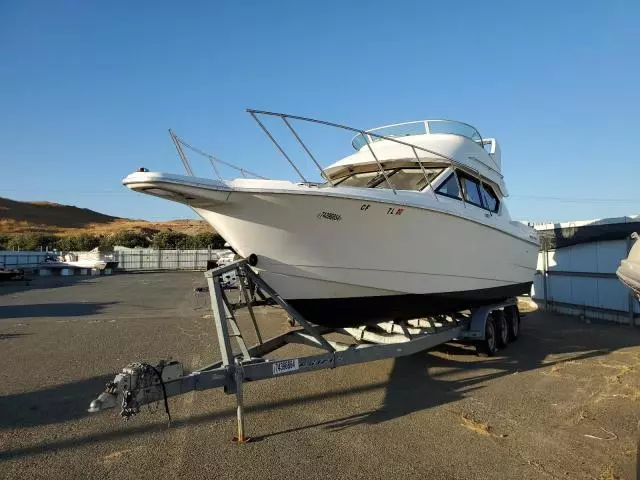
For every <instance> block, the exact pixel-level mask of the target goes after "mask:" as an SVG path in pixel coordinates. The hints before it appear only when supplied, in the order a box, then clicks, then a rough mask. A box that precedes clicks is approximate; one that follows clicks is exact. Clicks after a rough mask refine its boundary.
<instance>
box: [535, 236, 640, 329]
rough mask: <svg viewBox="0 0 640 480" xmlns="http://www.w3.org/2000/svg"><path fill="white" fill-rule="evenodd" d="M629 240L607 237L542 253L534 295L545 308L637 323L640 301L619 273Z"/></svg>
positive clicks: (628, 246) (620, 321) (539, 257)
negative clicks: (620, 277)
mask: <svg viewBox="0 0 640 480" xmlns="http://www.w3.org/2000/svg"><path fill="white" fill-rule="evenodd" d="M629 248H630V241H629V240H606V241H595V242H589V243H582V244H578V245H572V246H568V247H563V248H556V249H548V250H547V249H543V251H541V252H540V253H539V255H538V266H537V273H536V276H535V281H534V287H533V291H532V294H533V297H534V299H535V300H536V301H537V302H538V304H539V305H541V306H542V307H543V308H545V309H549V310H553V311H557V312H561V313H567V314H571V315H582V316H584V317H585V318H595V319H600V320H608V321H615V322H619V323H628V324H630V325H635V324H636V323H637V322H636V319H635V317H636V316H638V314H640V304H639V302H638V300H637V299H636V298H635V297H634V296H633V295H632V294H631V293H630V290H629V289H627V288H626V287H625V286H624V285H623V284H622V283H621V282H620V281H619V280H618V277H617V276H616V274H615V272H616V269H617V268H618V266H619V265H620V261H621V260H622V259H623V258H625V257H626V256H627V253H628V251H629Z"/></svg>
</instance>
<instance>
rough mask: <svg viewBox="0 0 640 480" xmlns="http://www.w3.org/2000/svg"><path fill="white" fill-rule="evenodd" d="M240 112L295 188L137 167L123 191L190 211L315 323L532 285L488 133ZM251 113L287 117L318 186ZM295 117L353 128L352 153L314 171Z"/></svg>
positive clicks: (365, 318) (487, 298)
mask: <svg viewBox="0 0 640 480" xmlns="http://www.w3.org/2000/svg"><path fill="white" fill-rule="evenodd" d="M249 112H250V113H251V115H252V116H253V117H254V118H255V119H256V121H257V122H258V124H259V125H260V127H261V128H263V130H264V131H265V133H267V135H268V136H269V138H270V139H271V140H272V141H273V142H274V143H275V145H276V146H277V148H278V149H279V150H280V152H281V153H283V155H285V157H286V159H287V160H288V161H289V162H290V163H291V165H292V166H293V168H294V169H295V170H296V171H297V172H298V173H299V174H300V176H301V177H302V182H298V183H296V182H290V181H281V180H266V179H261V178H259V179H249V178H241V179H236V180H222V179H220V180H211V179H206V178H198V177H194V176H191V175H188V176H184V175H175V174H169V173H160V172H150V171H147V170H146V169H141V171H137V172H135V173H132V174H131V175H129V176H127V177H126V178H125V179H124V180H123V183H124V185H126V186H127V187H128V188H130V189H132V190H135V191H138V192H142V193H146V194H148V195H154V196H158V197H161V198H165V199H168V200H172V201H175V202H179V203H183V204H186V205H189V206H191V207H192V208H193V209H194V210H195V211H196V212H197V213H198V214H199V215H200V216H201V217H202V218H203V219H205V220H206V221H207V222H209V223H210V224H211V225H212V226H213V228H214V229H215V230H216V231H217V232H219V233H220V234H221V235H222V236H223V237H224V238H225V240H226V241H227V242H229V244H230V245H231V246H232V247H233V248H234V250H235V251H236V252H238V253H239V254H240V255H242V256H243V257H246V258H248V259H249V261H250V263H251V265H252V266H253V268H254V269H255V271H257V272H258V273H259V274H260V275H261V277H263V278H264V279H265V281H266V282H267V283H268V284H270V285H271V286H272V287H273V288H274V289H275V290H276V291H277V292H278V293H279V294H280V295H281V296H282V297H283V298H284V299H285V300H287V301H288V302H289V303H290V304H291V305H292V306H293V307H294V308H295V309H296V310H297V311H298V312H299V313H300V314H302V315H303V316H304V317H305V318H307V319H308V320H310V321H312V322H315V323H317V324H322V325H327V326H353V325H362V324H367V323H377V322H380V321H384V320H391V319H393V320H403V319H409V318H417V317H420V316H426V315H435V314H441V313H451V312H455V311H460V310H464V309H468V308H472V307H476V306H480V305H483V304H489V303H492V302H497V301H500V300H503V299H506V298H509V297H512V296H516V295H519V294H523V293H528V292H529V291H530V287H531V283H532V280H533V276H534V273H535V267H536V259H537V254H538V238H537V234H536V233H535V231H534V230H533V229H531V228H529V227H527V226H526V225H523V224H521V223H520V222H516V221H512V219H511V217H510V215H509V211H508V209H507V205H506V203H505V201H504V197H505V196H506V195H507V189H506V186H505V183H504V179H503V176H502V173H501V170H502V168H501V158H500V149H499V146H498V142H497V141H496V140H495V139H486V138H482V137H481V136H480V134H479V133H478V131H477V130H476V129H475V128H473V127H472V126H470V125H467V124H465V123H461V122H455V121H449V120H424V121H418V122H410V123H403V124H398V125H392V126H388V127H381V128H377V129H373V130H368V131H362V130H358V129H353V128H350V127H346V126H343V125H338V124H332V123H329V122H321V121H318V120H313V119H307V118H303V117H296V116H292V115H286V114H274V113H271V112H261V111H255V110H250V111H249ZM260 115H269V116H275V117H279V118H280V119H282V120H283V121H284V122H285V124H286V125H287V127H288V128H289V129H290V130H291V132H292V133H293V135H294V136H295V138H296V140H297V141H299V142H300V144H301V145H302V146H303V148H304V150H305V151H306V152H307V153H308V154H309V156H310V157H311V159H312V160H313V161H314V163H315V164H316V165H317V166H318V168H320V171H321V175H322V176H323V178H324V179H325V180H326V182H325V183H323V184H315V183H310V182H308V181H307V180H306V178H304V176H302V174H301V173H300V171H299V170H298V168H297V167H296V165H295V164H294V163H293V162H292V161H291V160H290V158H289V157H288V156H287V155H286V153H285V152H284V150H283V149H282V147H281V146H280V144H279V143H277V141H276V139H275V138H274V137H273V136H272V134H271V133H270V131H269V130H267V129H266V127H265V126H264V124H263V123H262V122H261V121H260V119H259V116H260ZM294 120H296V121H307V122H313V123H321V124H324V125H329V126H334V127H338V128H343V129H347V130H351V131H353V132H355V133H357V134H356V136H355V137H354V139H353V142H352V144H353V147H354V148H355V150H356V151H355V153H353V154H352V155H349V156H347V157H345V158H343V159H341V160H339V161H337V162H335V163H334V164H332V165H330V166H329V167H327V168H324V169H323V168H321V167H320V165H319V164H318V162H317V161H316V160H315V157H313V154H312V153H311V152H310V150H309V149H308V148H307V147H306V145H305V144H304V143H303V142H302V140H301V139H300V137H299V135H298V134H297V132H296V131H295V130H294V129H293V126H292V122H293V121H294ZM174 141H175V142H176V146H177V147H178V150H179V152H180V154H181V157H182V158H183V161H184V162H185V168H186V169H187V172H188V173H192V170H191V168H190V166H189V164H188V162H187V160H186V157H185V156H184V153H183V152H182V149H181V146H188V145H187V144H186V143H184V142H183V141H182V140H180V139H179V138H178V137H175V136H174ZM242 173H243V175H244V173H246V171H245V170H242Z"/></svg>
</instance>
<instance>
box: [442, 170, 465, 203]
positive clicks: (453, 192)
mask: <svg viewBox="0 0 640 480" xmlns="http://www.w3.org/2000/svg"><path fill="white" fill-rule="evenodd" d="M436 193H439V194H441V195H445V196H447V197H452V198H462V197H461V196H460V186H459V185H458V178H457V177H456V175H455V173H452V174H451V175H449V178H447V179H446V180H445V181H444V182H443V183H441V184H440V186H439V187H438V190H437V192H436Z"/></svg>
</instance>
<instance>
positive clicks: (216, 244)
mask: <svg viewBox="0 0 640 480" xmlns="http://www.w3.org/2000/svg"><path fill="white" fill-rule="evenodd" d="M209 247H211V248H223V247H224V238H222V237H221V236H220V235H218V234H217V233H213V232H211V233H209V232H207V233H198V234H196V235H193V236H192V237H191V248H209Z"/></svg>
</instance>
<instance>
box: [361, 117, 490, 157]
mask: <svg viewBox="0 0 640 480" xmlns="http://www.w3.org/2000/svg"><path fill="white" fill-rule="evenodd" d="M366 133H373V134H375V135H381V136H383V137H392V138H393V137H408V136H412V135H425V134H431V133H445V134H449V135H459V136H461V137H466V138H468V139H470V140H473V141H474V142H479V143H480V144H482V137H481V136H480V133H479V132H478V131H477V130H476V129H475V128H473V127H472V126H471V125H468V124H466V123H462V122H456V121H454V120H424V121H419V122H408V123H399V124H398V125H389V126H388V127H379V128H374V129H372V130H367V132H366ZM380 140H384V138H379V137H376V136H374V135H366V138H365V136H363V134H361V133H360V134H358V135H356V136H355V137H353V140H352V141H351V145H353V148H355V149H356V150H360V149H361V148H362V147H364V146H365V145H366V144H367V141H368V142H369V143H374V142H378V141H380Z"/></svg>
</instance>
